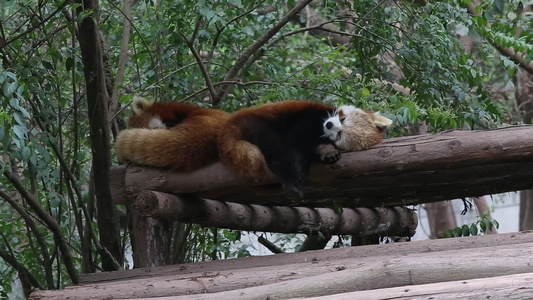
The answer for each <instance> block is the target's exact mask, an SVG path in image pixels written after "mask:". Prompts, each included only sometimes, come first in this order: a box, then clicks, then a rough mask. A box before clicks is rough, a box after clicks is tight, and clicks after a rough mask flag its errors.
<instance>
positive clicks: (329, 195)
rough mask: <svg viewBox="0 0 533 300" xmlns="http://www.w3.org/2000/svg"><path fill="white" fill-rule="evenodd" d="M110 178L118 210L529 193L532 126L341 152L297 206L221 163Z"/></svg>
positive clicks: (369, 203)
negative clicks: (172, 203)
mask: <svg viewBox="0 0 533 300" xmlns="http://www.w3.org/2000/svg"><path fill="white" fill-rule="evenodd" d="M112 172H113V173H114V174H120V173H121V172H122V175H117V176H115V177H113V178H114V179H112V182H111V184H112V186H113V187H114V188H119V187H120V186H125V191H114V193H113V194H114V195H116V198H115V199H114V200H115V201H116V203H117V204H124V203H126V202H128V201H129V200H128V199H130V200H131V199H134V198H135V197H136V196H137V195H138V194H139V193H140V192H141V191H143V190H155V191H161V192H167V193H178V194H179V193H193V194H195V195H196V196H198V197H200V198H207V199H216V200H222V201H231V202H237V203H245V204H249V203H253V204H263V205H291V206H294V205H299V206H328V205H332V204H333V203H336V204H337V205H340V206H343V207H361V206H366V207H380V206H393V205H402V204H419V203H427V202H434V201H442V200H448V199H455V198H462V197H473V196H482V195H486V194H495V193H503V192H509V191H518V190H522V189H529V188H532V187H533V127H532V126H529V125H523V126H512V127H507V128H502V129H496V130H490V131H447V132H442V133H438V134H426V135H418V136H409V137H402V138H393V139H387V140H386V141H385V142H384V143H382V144H380V145H377V146H375V147H373V148H371V149H369V150H365V151H358V152H350V153H343V154H342V158H341V159H340V160H339V162H337V163H335V164H332V165H323V164H318V163H317V164H313V166H312V167H311V174H310V176H309V179H308V180H307V181H306V182H305V183H304V189H303V190H304V199H302V200H301V199H295V198H293V197H291V196H290V195H287V194H286V193H285V192H284V191H283V190H282V189H281V187H280V185H279V183H277V182H276V180H275V179H271V180H257V179H253V178H242V177H239V176H236V175H235V174H232V172H230V171H229V170H228V169H227V168H225V167H224V166H223V165H222V164H221V163H215V164H213V165H211V166H208V167H206V168H203V169H200V170H197V171H194V172H191V173H180V172H171V171H167V170H162V169H154V168H146V167H137V166H128V167H127V168H126V169H125V171H124V167H116V168H114V169H113V170H112ZM120 176H124V177H125V179H124V180H123V181H124V183H122V182H120V178H119V177H120ZM117 178H118V179H117ZM115 180H118V183H115V182H114V181H115Z"/></svg>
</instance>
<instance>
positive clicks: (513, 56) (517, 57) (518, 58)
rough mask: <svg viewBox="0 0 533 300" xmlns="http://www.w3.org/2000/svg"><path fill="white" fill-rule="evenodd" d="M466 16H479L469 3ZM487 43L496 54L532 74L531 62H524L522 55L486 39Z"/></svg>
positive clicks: (473, 6)
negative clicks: (498, 53) (496, 51)
mask: <svg viewBox="0 0 533 300" xmlns="http://www.w3.org/2000/svg"><path fill="white" fill-rule="evenodd" d="M466 9H467V11H468V14H470V15H471V16H474V17H479V16H480V14H479V13H478V12H476V5H475V4H474V3H472V2H470V3H469V4H468V5H467V7H466ZM487 41H488V42H489V43H490V44H491V45H492V46H493V47H494V48H495V49H496V50H498V52H500V54H501V55H503V56H506V57H508V58H509V59H510V60H511V61H512V62H514V63H515V64H517V65H518V66H520V68H522V69H524V70H525V71H526V72H528V73H530V74H533V62H530V63H528V62H526V61H525V60H524V57H523V54H521V53H517V52H515V50H514V49H513V48H504V47H502V46H500V45H498V44H496V43H495V42H494V41H492V40H491V39H487Z"/></svg>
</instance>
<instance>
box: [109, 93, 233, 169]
mask: <svg viewBox="0 0 533 300" xmlns="http://www.w3.org/2000/svg"><path fill="white" fill-rule="evenodd" d="M139 103H140V104H139ZM134 105H140V106H142V107H137V108H136V110H138V111H140V112H139V113H137V114H133V115H132V116H131V117H130V119H129V120H128V128H129V129H126V130H123V131H122V132H121V133H120V135H119V136H118V139H117V155H118V157H119V160H120V161H130V162H133V163H136V164H140V165H147V166H154V167H165V168H171V169H174V170H180V171H191V170H195V169H198V168H201V167H203V166H206V165H208V164H211V163H213V162H215V161H217V160H218V151H217V138H218V132H219V129H220V128H221V127H222V125H223V124H224V123H225V122H226V120H227V119H228V118H229V116H230V115H229V114H228V113H226V112H223V111H221V110H216V109H207V108H201V107H197V106H194V105H189V104H184V103H177V102H157V103H153V104H152V103H149V102H147V101H140V102H139V101H138V102H135V103H134ZM154 118H159V119H160V120H161V121H162V122H163V123H164V124H165V125H166V127H168V129H149V127H150V125H149V124H150V121H151V120H152V119H154Z"/></svg>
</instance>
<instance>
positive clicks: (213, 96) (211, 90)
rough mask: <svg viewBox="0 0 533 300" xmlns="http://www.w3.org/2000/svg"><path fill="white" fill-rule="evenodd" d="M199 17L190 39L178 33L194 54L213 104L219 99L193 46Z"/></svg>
mask: <svg viewBox="0 0 533 300" xmlns="http://www.w3.org/2000/svg"><path fill="white" fill-rule="evenodd" d="M201 19H202V18H201V17H199V18H198V20H196V26H195V27H194V32H193V35H192V37H191V39H190V40H188V39H187V38H185V36H184V35H183V33H181V32H180V34H181V35H182V37H183V38H184V39H185V41H186V42H187V46H188V47H189V49H190V50H191V53H192V55H193V56H194V59H196V63H197V64H198V67H199V68H200V71H201V72H202V75H203V77H204V80H205V85H206V86H207V90H208V91H209V94H211V100H212V103H213V104H215V103H218V102H220V100H219V99H218V97H219V96H218V95H217V93H216V91H215V88H214V87H213V84H212V83H211V78H210V76H209V73H208V72H207V69H206V68H205V65H204V63H203V62H202V57H201V56H200V54H198V51H197V50H196V48H195V47H194V41H195V40H196V37H197V36H198V31H199V29H200V24H201Z"/></svg>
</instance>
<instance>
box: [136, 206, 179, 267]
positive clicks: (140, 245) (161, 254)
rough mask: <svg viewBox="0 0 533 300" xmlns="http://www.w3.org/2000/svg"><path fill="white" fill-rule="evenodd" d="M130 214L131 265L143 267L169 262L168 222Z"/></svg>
mask: <svg viewBox="0 0 533 300" xmlns="http://www.w3.org/2000/svg"><path fill="white" fill-rule="evenodd" d="M130 212H131V215H132V225H133V228H132V235H131V244H132V250H133V267H134V268H145V267H156V266H163V265H168V264H170V228H171V227H170V225H171V224H170V222H169V221H166V220H160V219H156V218H151V217H145V216H142V215H140V214H139V213H138V212H137V210H135V209H130Z"/></svg>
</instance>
